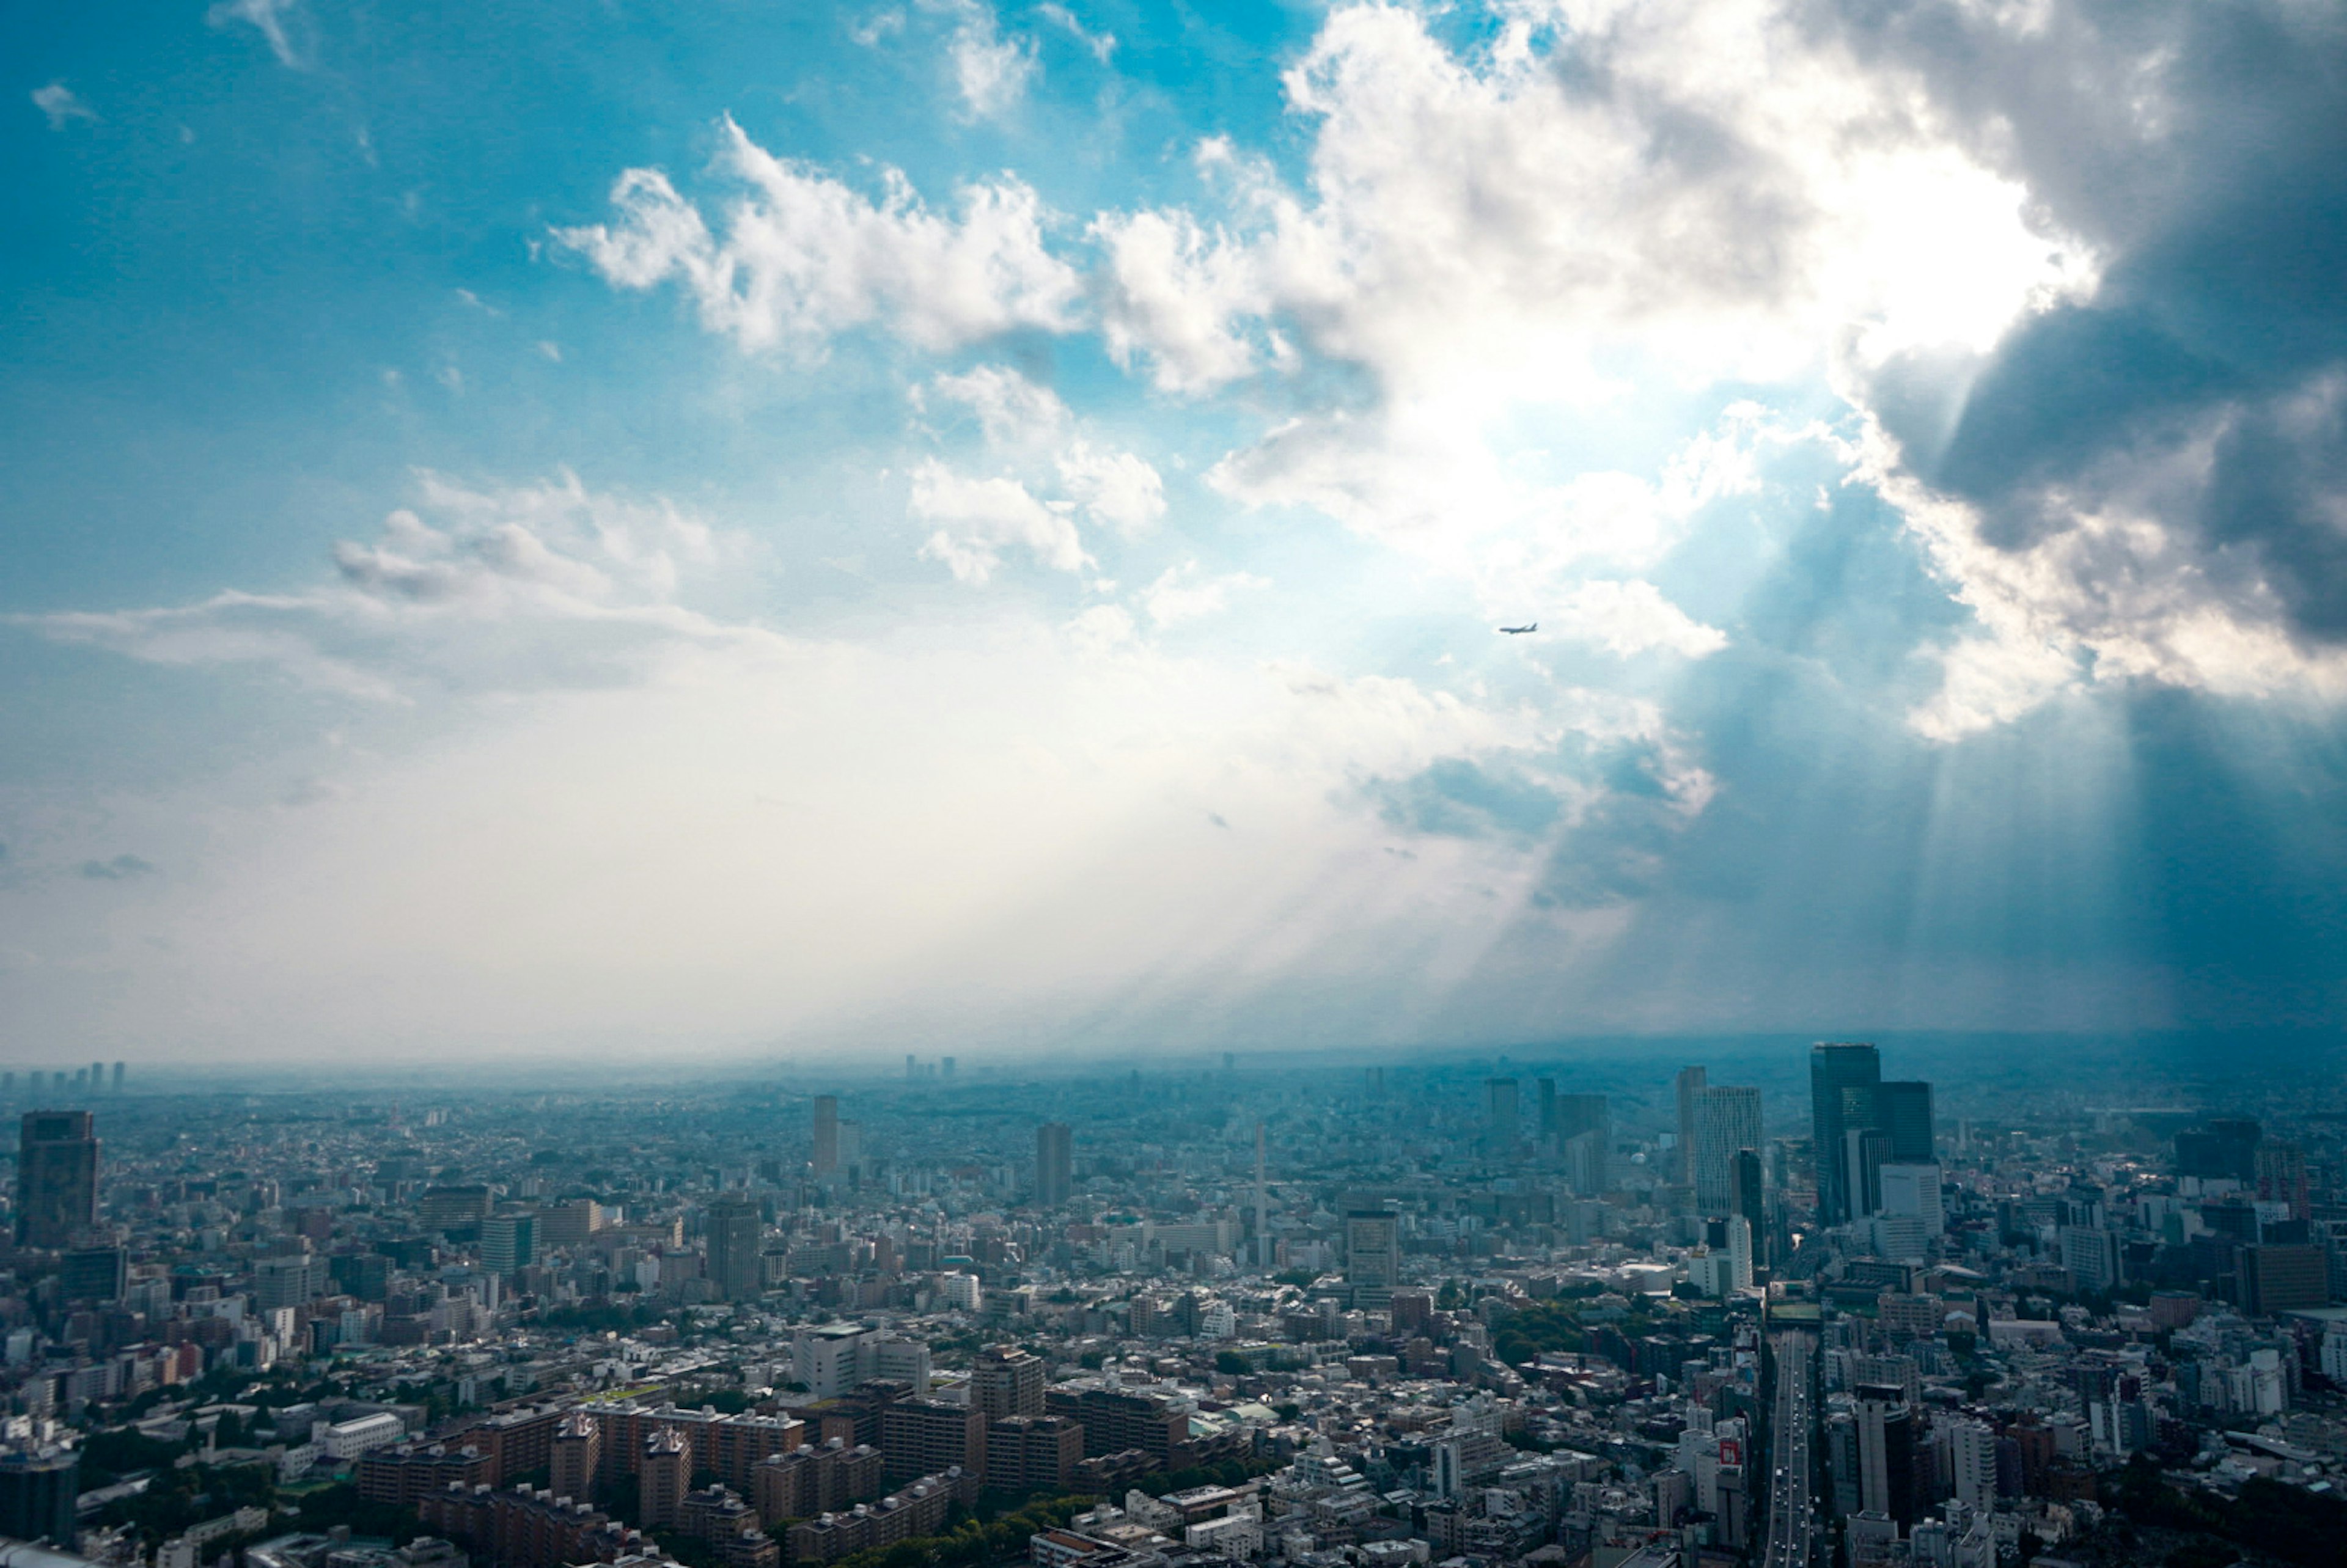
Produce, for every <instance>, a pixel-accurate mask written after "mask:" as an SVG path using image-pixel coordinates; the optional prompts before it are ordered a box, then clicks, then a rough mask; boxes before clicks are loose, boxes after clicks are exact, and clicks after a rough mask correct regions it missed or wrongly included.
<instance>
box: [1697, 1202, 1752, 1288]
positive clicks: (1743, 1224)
mask: <svg viewBox="0 0 2347 1568" xmlns="http://www.w3.org/2000/svg"><path fill="white" fill-rule="evenodd" d="M1752 1236H1753V1230H1752V1226H1751V1225H1750V1224H1749V1223H1747V1221H1746V1219H1745V1218H1744V1216H1743V1215H1742V1214H1727V1215H1726V1216H1724V1217H1722V1218H1719V1219H1712V1220H1706V1221H1705V1222H1704V1225H1703V1241H1704V1245H1705V1246H1706V1247H1708V1248H1710V1250H1711V1256H1712V1258H1713V1260H1714V1266H1715V1267H1716V1268H1718V1269H1719V1270H1720V1272H1719V1275H1718V1277H1717V1280H1716V1281H1715V1284H1714V1288H1713V1289H1712V1291H1711V1294H1712V1295H1714V1296H1727V1295H1729V1294H1731V1293H1732V1292H1735V1291H1738V1290H1747V1289H1749V1288H1751V1285H1752Z"/></svg>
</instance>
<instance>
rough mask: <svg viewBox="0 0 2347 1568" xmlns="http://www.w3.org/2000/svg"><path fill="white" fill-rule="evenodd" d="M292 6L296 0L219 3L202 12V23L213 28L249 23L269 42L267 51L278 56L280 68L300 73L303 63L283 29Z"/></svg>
mask: <svg viewBox="0 0 2347 1568" xmlns="http://www.w3.org/2000/svg"><path fill="white" fill-rule="evenodd" d="M295 5H296V0H219V3H218V4H217V5H213V6H212V8H211V9H210V11H207V12H206V13H204V20H205V21H207V22H209V23H210V24H211V25H212V26H215V27H225V26H228V25H229V24H230V23H231V22H244V23H249V24H250V25H251V26H253V27H255V28H257V29H259V31H260V33H261V36H262V37H263V38H266V39H267V40H269V52H270V53H271V54H273V55H275V56H277V63H278V64H279V65H281V66H291V67H293V68H294V69H296V70H300V69H302V68H303V66H304V62H303V60H302V54H301V51H300V50H299V49H297V48H296V47H295V46H294V44H293V39H292V35H291V33H290V32H288V30H287V27H286V21H287V18H289V17H290V16H292V15H293V13H294V9H295Z"/></svg>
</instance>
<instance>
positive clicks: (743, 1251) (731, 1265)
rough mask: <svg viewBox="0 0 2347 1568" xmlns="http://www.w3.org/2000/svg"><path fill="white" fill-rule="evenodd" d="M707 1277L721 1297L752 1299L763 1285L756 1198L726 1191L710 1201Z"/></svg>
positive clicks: (724, 1298) (761, 1226) (731, 1299)
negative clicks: (721, 1195)
mask: <svg viewBox="0 0 2347 1568" xmlns="http://www.w3.org/2000/svg"><path fill="white" fill-rule="evenodd" d="M708 1227H709V1280H710V1283H711V1284H712V1285H713V1286H715V1287H716V1289H717V1295H718V1297H719V1299H720V1300H723V1301H754V1300H756V1299H757V1298H758V1295H759V1293H760V1292H761V1291H762V1290H764V1288H765V1280H764V1277H763V1276H761V1274H760V1272H759V1271H760V1269H761V1267H762V1266H763V1264H762V1260H761V1258H760V1256H759V1254H760V1252H761V1250H762V1247H761V1242H762V1240H763V1238H764V1223H763V1222H762V1220H761V1218H760V1216H759V1214H758V1200H757V1199H755V1198H753V1197H750V1196H748V1195H746V1194H741V1193H728V1194H725V1195H724V1196H723V1197H721V1198H718V1199H715V1200H714V1201H712V1203H711V1204H710V1205H709V1215H708Z"/></svg>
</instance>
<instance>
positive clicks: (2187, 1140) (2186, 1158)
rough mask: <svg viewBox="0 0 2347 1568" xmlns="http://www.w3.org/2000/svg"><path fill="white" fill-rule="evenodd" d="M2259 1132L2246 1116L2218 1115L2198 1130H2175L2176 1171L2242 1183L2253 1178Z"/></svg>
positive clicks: (2252, 1180) (2255, 1170)
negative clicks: (2176, 1131) (2176, 1132)
mask: <svg viewBox="0 0 2347 1568" xmlns="http://www.w3.org/2000/svg"><path fill="white" fill-rule="evenodd" d="M2260 1131H2261V1129H2260V1127H2259V1126H2258V1124H2257V1123H2256V1122H2252V1121H2250V1120H2249V1119H2247V1118H2246V1117H2218V1118H2216V1119H2214V1120H2212V1121H2211V1122H2209V1124H2208V1125H2207V1126H2206V1127H2203V1128H2201V1129H2200V1130H2198V1132H2178V1134H2177V1135H2176V1173H2177V1174H2178V1175H2179V1176H2198V1177H2200V1178H2202V1179H2203V1180H2219V1181H2233V1182H2239V1183H2241V1184H2244V1185H2247V1184H2250V1183H2251V1182H2254V1181H2256V1180H2257V1178H2258V1168H2257V1151H2258V1143H2259V1142H2260Z"/></svg>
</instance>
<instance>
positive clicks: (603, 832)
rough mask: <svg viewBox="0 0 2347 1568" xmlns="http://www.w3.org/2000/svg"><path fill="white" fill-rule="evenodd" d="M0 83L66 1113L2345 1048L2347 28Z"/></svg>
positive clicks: (0, 448) (8, 710)
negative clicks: (1338, 1068)
mask: <svg viewBox="0 0 2347 1568" xmlns="http://www.w3.org/2000/svg"><path fill="white" fill-rule="evenodd" d="M0 29H5V32H0V38H5V48H0V59H5V60H6V61H8V62H9V68H10V70H11V71H12V72H13V73H14V76H13V78H12V82H11V84H8V85H7V87H6V90H7V91H10V92H13V93H14V94H15V97H14V100H13V101H14V102H15V105H16V108H15V110H13V111H8V112H6V113H0V176H5V179H6V181H7V184H8V188H9V189H10V190H11V192H12V211H13V213H14V215H15V221H14V222H12V223H11V224H10V225H9V226H8V228H7V230H6V231H5V233H0V283H5V288H6V290H7V292H8V296H9V298H10V299H11V300H12V302H14V303H15V309H14V310H12V311H11V312H9V313H8V315H7V317H6V320H5V324H0V333H5V354H0V617H5V619H0V704H5V707H0V733H6V734H7V735H8V736H9V738H10V742H11V743H10V744H8V745H7V746H5V748H0V846H5V853H0V992H5V995H6V996H7V997H8V998H9V1012H10V1014H11V1016H12V1018H13V1019H14V1020H15V1023H16V1026H17V1027H16V1032H17V1033H18V1034H19V1035H20V1036H21V1037H22V1038H24V1039H26V1040H28V1041H30V1040H37V1041H43V1042H49V1043H53V1044H54V1045H55V1046H56V1049H57V1051H58V1053H59V1056H60V1060H79V1059H82V1058H86V1057H87V1056H89V1055H91V1054H103V1053H113V1054H128V1055H134V1056H140V1057H165V1056H179V1057H201V1056H204V1055H208V1054H213V1055H217V1054H235V1055H243V1056H254V1057H262V1056H278V1055H283V1056H298V1055H307V1054H314V1053H316V1052H317V1051H318V1050H320V1049H321V1048H322V1047H323V1049H325V1050H330V1051H332V1050H354V1049H355V1050H367V1051H371V1052H378V1053H385V1054H395V1055H416V1056H423V1055H430V1054H434V1053H449V1052H456V1051H477V1050H507V1051H541V1050H543V1051H574V1052H575V1051H593V1050H630V1049H637V1048H639V1047H640V1046H643V1045H647V1044H648V1045H649V1046H651V1048H653V1049H661V1050H677V1051H680V1052H682V1051H693V1052H714V1053H724V1052H760V1053H775V1052H783V1053H787V1052H792V1051H797V1050H869V1051H870V1052H872V1053H873V1054H874V1055H875V1056H876V1057H881V1058H886V1057H889V1056H892V1055H893V1054H895V1053H897V1052H898V1051H901V1050H924V1049H939V1050H948V1049H953V1048H954V1047H955V1046H956V1045H957V1044H958V1045H959V1046H960V1047H961V1049H964V1050H969V1051H971V1052H974V1053H979V1052H984V1051H987V1050H1001V1051H1011V1050H1053V1051H1107V1052H1117V1051H1124V1050H1190V1049H1220V1048H1222V1047H1224V1046H1226V1045H1227V1046H1232V1047H1238V1048H1245V1047H1249V1046H1255V1045H1262V1046H1290V1045H1302V1046H1316V1045H1348V1044H1360V1045H1378V1046H1403V1045H1411V1044H1418V1043H1429V1044H1456V1043H1481V1042H1491V1043H1501V1044H1505V1043H1512V1042H1522V1041H1535V1040H1546V1039H1554V1038H1560V1037H1563V1036H1569V1035H1573V1034H1577V1033H1585V1032H1594V1031H1606V1032H1614V1031H1624V1030H1628V1031H1652V1032H1669V1031H1673V1030H1711V1031H1716V1030H1737V1029H1748V1030H1796V1031H1799V1030H1819V1031H1822V1032H1830V1033H1836V1034H1840V1033H1846V1032H1850V1031H1856V1030H1867V1029H1875V1028H1881V1029H1894V1028H1907V1029H1960V1030H1961V1029H1974V1030H1990V1029H2014V1030H2122V1031H2123V1030H2147V1029H2187V1030H2192V1029H2223V1030H2257V1029H2262V1028H2300V1027H2309V1026H2311V1027H2317V1028H2327V1027H2335V1026H2336V1025H2337V1024H2339V1023H2340V1022H2341V1021H2342V1012H2347V994H2342V979H2343V978H2347V977H2342V959H2341V954H2342V951H2347V942H2342V937H2343V936H2347V931H2343V930H2342V917H2347V910H2342V896H2341V894H2340V891H2339V889H2340V887H2341V886H2342V876H2341V874H2342V871H2347V843H2342V824H2347V811H2342V805H2347V802H2342V798H2341V796H2342V788H2341V781H2342V754H2341V746H2340V740H2341V735H2342V730H2341V726H2340V723H2339V712H2338V704H2339V701H2340V697H2341V694H2342V691H2347V658H2342V652H2341V646H2340V645H2341V640H2342V637H2347V542H2342V541H2347V305H2342V299H2347V295H2343V294H2342V292H2341V291H2340V289H2339V287H2338V282H2339V280H2340V278H2341V277H2342V275H2347V177H2342V173H2341V170H2342V169H2347V156H2343V155H2347V146H2342V143H2347V105H2342V103H2341V101H2340V93H2341V87H2340V84H2341V82H2342V80H2347V23H2342V19H2341V17H2340V16H2339V15H2338V14H2337V13H2336V12H2335V10H2333V9H2332V8H2329V7H2321V6H2308V5H2300V4H2293V3H2287V0H2268V3H2265V4H2250V3H2244V4H2238V5H2221V6H2219V5H2190V4H2182V3H2178V0H2152V3H2149V4H2141V3H2138V4H2128V5H2118V4H2100V3H2092V0H2030V3H2026V4H2024V3H2021V0H2010V3H1991V0H1911V3H1906V4H1900V5H1879V4H1860V3H1858V0H1847V3H1844V4H1834V3H1831V0H1661V3H1655V0H1649V3H1646V4H1641V5H1629V4H1624V3H1620V0H1556V3H1553V4H1519V3H1515V0H1510V3H1507V4H1502V5H1492V6H1489V7H1484V6H1476V5H1452V6H1428V7H1422V8H1405V7H1385V6H1374V5H1336V6H1325V7H1324V6H1305V5H1296V6H1233V7H1199V6H1181V7H1165V6H1140V5H1057V4H1045V5H1023V6H1022V5H1000V6H994V5H986V4H982V3H980V0H927V3H907V4H901V5H887V4H866V5H845V6H839V7H825V6H820V5H790V6H781V5H756V4H749V3H732V4H723V5H697V6H683V5H674V6H663V5H600V6H595V7H575V6H551V5H547V6H536V7H529V6H519V5H492V6H469V7H432V6H405V7H383V6H374V5H345V4H337V3H334V0H229V3H226V4H220V5H210V6H209V7H207V6H206V5H203V4H201V3H200V0H199V3H198V4H194V5H179V4H172V5H125V6H114V7H102V8H97V9H95V10H93V9H90V8H82V9H78V10H77V9H74V8H66V9H64V10H57V9H54V8H53V9H51V10H48V11H44V12H39V13H32V12H26V13H23V14H16V15H11V16H10V17H9V18H8V19H7V20H6V21H5V23H0ZM2252 85H2253V86H2254V90H2250V89H2251V87H2252ZM1534 620H1537V621H1538V622H1539V625H1540V630H1539V631H1538V632H1537V633H1535V634H1532V635H1528V636H1524V637H1507V636H1502V635H1501V634H1499V633H1498V632H1497V631H1496V630H1494V629H1495V628H1496V627H1497V626H1499V625H1501V624H1511V625H1512V624H1521V623H1525V622H1530V621H1534Z"/></svg>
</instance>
